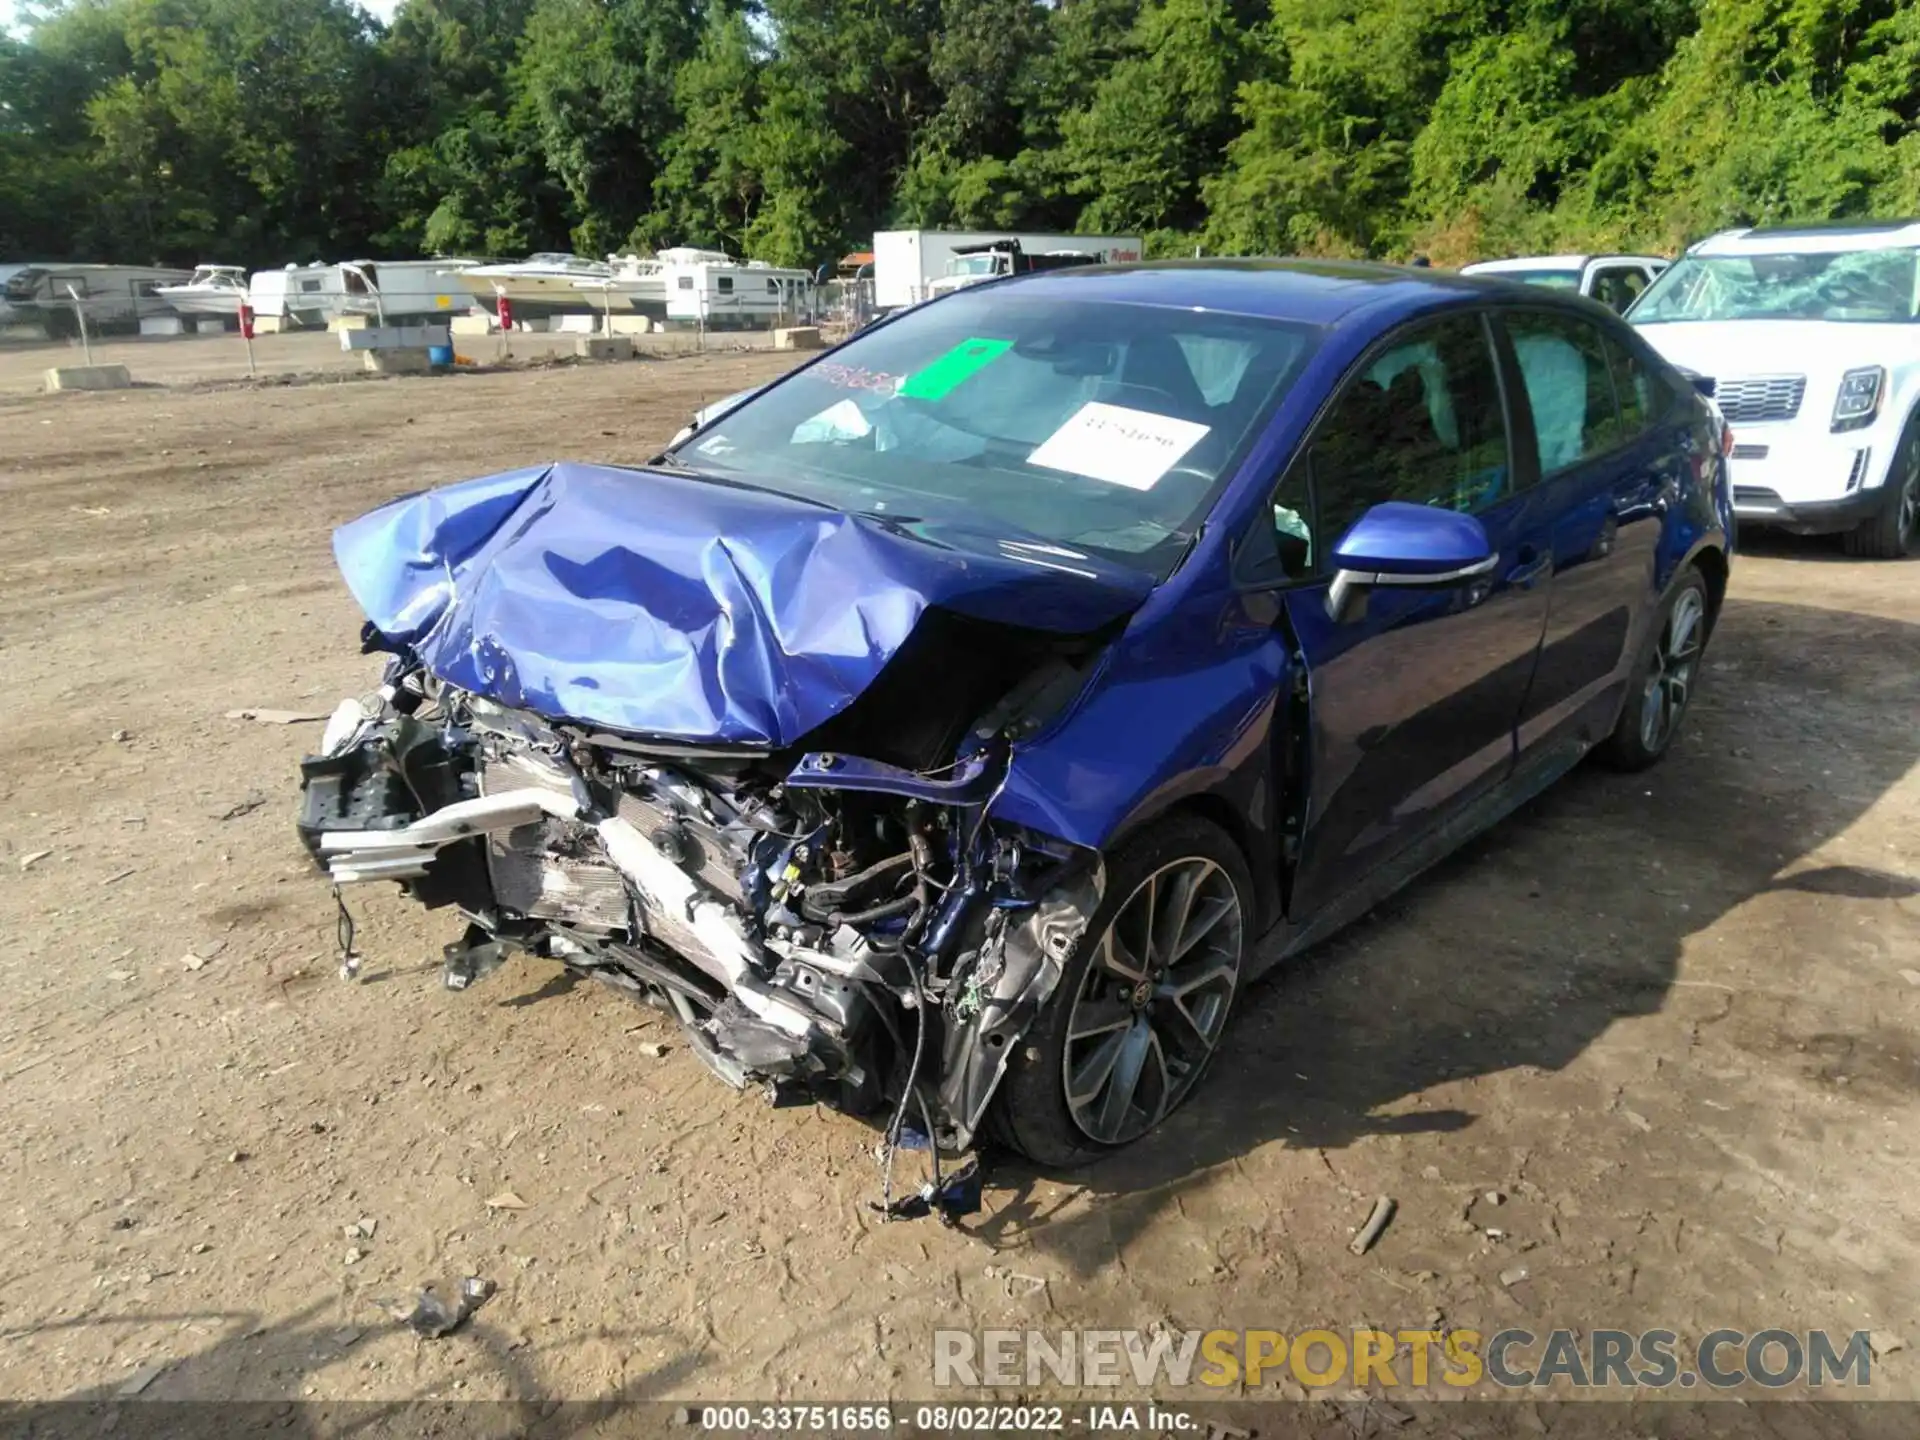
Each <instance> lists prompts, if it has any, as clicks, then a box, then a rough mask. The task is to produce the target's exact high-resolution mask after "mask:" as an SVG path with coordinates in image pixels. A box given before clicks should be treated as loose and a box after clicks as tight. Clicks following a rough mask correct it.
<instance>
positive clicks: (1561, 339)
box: [1506, 310, 1621, 479]
mask: <svg viewBox="0 0 1920 1440" xmlns="http://www.w3.org/2000/svg"><path fill="white" fill-rule="evenodd" d="M1506 327H1507V334H1508V336H1509V337H1510V338H1511V339H1512V341H1513V352H1514V356H1515V358H1516V359H1517V360H1519V362H1520V376H1521V379H1522V381H1523V382H1524V383H1525V385H1526V389H1527V404H1528V406H1529V407H1530V408H1531V409H1532V411H1533V438H1534V444H1535V445H1536V447H1537V448H1538V453H1539V457H1540V477H1541V478H1542V479H1546V478H1547V477H1548V476H1550V475H1555V474H1557V473H1559V472H1560V471H1562V470H1566V469H1570V468H1571V467H1573V466H1575V465H1578V464H1579V463H1580V462H1581V461H1582V460H1585V459H1586V458H1587V457H1588V456H1591V455H1598V454H1599V453H1600V452H1602V451H1603V450H1608V449H1611V448H1612V447H1613V446H1614V445H1616V444H1618V443H1619V441H1620V438H1621V429H1620V417H1619V414H1618V412H1617V411H1616V410H1615V408H1614V400H1613V382H1612V380H1611V379H1610V378H1609V375H1608V371H1607V354H1606V351H1605V349H1603V348H1602V344H1601V337H1600V332H1599V330H1598V329H1597V328H1596V327H1595V326H1593V325H1590V324H1589V323H1587V322H1586V321H1585V320H1582V319H1580V318H1579V317H1578V316H1575V315H1549V314H1545V313H1543V312H1539V311H1528V310H1522V311H1515V312H1513V313H1511V314H1509V315H1508V316H1507V319H1506Z"/></svg>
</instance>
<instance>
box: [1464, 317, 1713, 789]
mask: <svg viewBox="0 0 1920 1440" xmlns="http://www.w3.org/2000/svg"><path fill="white" fill-rule="evenodd" d="M1499 323H1500V329H1501V332H1502V341H1503V345H1504V347H1505V351H1506V359H1507V361H1508V363H1509V364H1511V365H1512V367H1513V370H1514V371H1515V372H1517V374H1518V377H1519V383H1518V385H1517V386H1516V387H1515V388H1517V389H1518V390H1519V391H1520V393H1521V394H1522V395H1524V396H1525V398H1526V404H1527V412H1528V413H1527V417H1526V419H1527V424H1526V425H1525V427H1524V429H1525V430H1526V431H1527V432H1530V433H1529V434H1528V440H1529V442H1530V444H1531V447H1532V449H1531V454H1530V455H1529V456H1527V457H1524V458H1525V459H1527V460H1529V461H1531V464H1532V467H1533V468H1534V469H1535V471H1536V473H1537V474H1538V476H1539V484H1538V489H1537V492H1536V493H1537V494H1538V495H1539V497H1540V500H1541V505H1540V507H1539V509H1538V510H1537V511H1536V514H1537V515H1538V516H1539V517H1540V520H1541V529H1540V530H1539V531H1538V532H1536V535H1537V541H1538V543H1539V545H1540V546H1541V547H1542V548H1543V549H1545V550H1546V551H1547V552H1548V553H1549V554H1550V556H1551V560H1552V565H1553V585H1552V590H1551V603H1550V606H1549V610H1548V615H1547V622H1546V638H1545V641H1544V643H1543V644H1542V646H1541V650H1540V663H1539V666H1538V668H1537V670H1536V672H1535V675H1534V680H1533V684H1532V686H1531V687H1530V689H1529V691H1528V693H1527V697H1526V703H1525V706H1524V708H1523V709H1522V711H1521V714H1520V720H1519V727H1518V729H1519V733H1518V743H1519V748H1520V751H1521V753H1522V755H1523V756H1524V755H1527V754H1529V753H1530V752H1533V751H1535V750H1537V749H1540V748H1542V747H1545V748H1553V747H1558V746H1561V745H1567V746H1571V747H1576V748H1577V747H1581V746H1586V745H1591V744H1594V743H1596V742H1597V741H1598V740H1599V739H1601V738H1602V737H1603V736H1604V735H1605V733H1606V731H1607V729H1608V728H1609V727H1610V726H1611V725H1612V723H1613V718H1614V715H1615V713H1616V710H1617V707H1618V704H1619V696H1620V687H1621V686H1622V685H1623V684H1624V683H1625V679H1626V672H1627V670H1628V668H1629V667H1630V665H1631V662H1632V659H1633V657H1634V655H1635V654H1637V653H1638V652H1637V648H1636V647H1637V643H1638V638H1639V627H1640V624H1641V623H1642V621H1643V618H1644V612H1645V611H1646V610H1647V608H1648V601H1649V597H1650V596H1651V594H1652V588H1653V583H1654V562H1655V557H1656V551H1657V550H1658V548H1659V542H1660V533H1661V528H1662V527H1661V522H1662V517H1663V516H1664V515H1665V513H1666V510H1667V508H1668V506H1669V505H1670V504H1671V503H1672V501H1673V499H1674V497H1675V496H1677V495H1678V493H1679V480H1680V477H1681V475H1682V473H1684V472H1685V470H1686V467H1687V459H1686V454H1685V451H1684V450H1683V449H1682V448H1681V446H1680V444H1679V443H1678V438H1679V437H1678V431H1677V430H1676V429H1674V427H1667V429H1666V430H1665V431H1663V430H1662V429H1661V427H1659V426H1657V425H1655V424H1654V423H1653V422H1654V420H1655V419H1656V418H1657V417H1656V416H1654V415H1653V414H1651V413H1650V410H1652V409H1654V408H1657V407H1656V402H1655V399H1654V397H1655V395H1656V394H1658V395H1662V396H1664V391H1663V390H1662V387H1660V386H1658V385H1657V384H1649V383H1648V381H1649V377H1648V376H1647V374H1646V373H1645V372H1642V371H1637V370H1636V368H1635V366H1636V364H1637V362H1633V361H1632V360H1631V354H1630V350H1629V348H1628V347H1627V346H1626V345H1625V344H1624V343H1623V342H1621V341H1620V340H1618V339H1617V338H1616V337H1614V336H1612V335H1609V334H1607V333H1606V329H1607V327H1606V326H1605V325H1604V324H1600V323H1595V322H1594V321H1593V320H1590V319H1588V318H1587V317H1586V316H1583V315H1579V314H1576V313H1573V312H1572V311H1569V310H1559V309H1554V310H1546V309H1540V310H1532V309H1511V310H1507V311H1505V312H1504V313H1503V314H1502V316H1501V318H1500V322H1499ZM1616 370H1618V371H1619V372H1620V376H1621V382H1622V385H1623V386H1624V395H1625V403H1624V404H1623V403H1622V398H1621V392H1619V391H1617V390H1616V385H1615V379H1614V373H1615V371H1616ZM1663 434H1667V435H1668V439H1666V440H1663V439H1662V435H1663Z"/></svg>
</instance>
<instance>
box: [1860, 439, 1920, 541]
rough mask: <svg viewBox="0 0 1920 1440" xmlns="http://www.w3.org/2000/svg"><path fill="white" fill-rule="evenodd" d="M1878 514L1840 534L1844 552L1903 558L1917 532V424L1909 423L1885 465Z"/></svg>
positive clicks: (1919, 482)
mask: <svg viewBox="0 0 1920 1440" xmlns="http://www.w3.org/2000/svg"><path fill="white" fill-rule="evenodd" d="M1881 488H1882V489H1883V490H1884V491H1885V492H1886V493H1885V496H1884V497H1883V499H1882V503H1881V506H1880V513H1879V514H1877V515H1875V516H1874V517H1873V518H1872V519H1871V520H1863V521H1861V522H1860V523H1859V524H1858V525H1856V526H1854V527H1853V529H1851V530H1849V531H1847V532H1846V534H1844V535H1842V536H1841V537H1840V543H1841V545H1842V547H1843V548H1844V549H1845V550H1846V552H1847V554H1849V555H1851V556H1853V557H1854V558H1855V559H1859V560H1904V559H1906V558H1907V556H1909V555H1911V554H1912V553H1913V550H1914V546H1915V544H1916V541H1917V537H1916V531H1920V425H1914V424H1912V423H1909V424H1908V425H1907V428H1906V430H1905V432H1904V433H1902V435H1901V436H1900V445H1899V448H1898V449H1897V450H1896V451H1895V452H1894V457H1893V463H1892V464H1891V465H1889V466H1888V467H1887V478H1886V482H1885V483H1884V484H1883V485H1882V486H1881Z"/></svg>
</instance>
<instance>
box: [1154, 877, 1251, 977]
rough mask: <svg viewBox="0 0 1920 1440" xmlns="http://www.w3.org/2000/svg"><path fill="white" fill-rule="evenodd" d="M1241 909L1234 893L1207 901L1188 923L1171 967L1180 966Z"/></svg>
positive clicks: (1174, 953)
mask: <svg viewBox="0 0 1920 1440" xmlns="http://www.w3.org/2000/svg"><path fill="white" fill-rule="evenodd" d="M1239 908H1240V904H1239V902H1238V901H1237V900H1235V899H1234V898H1233V895H1232V892H1228V893H1227V894H1226V895H1224V896H1219V897H1216V898H1214V899H1212V900H1209V901H1207V902H1206V904H1205V905H1204V906H1203V907H1202V909H1201V911H1200V913H1199V915H1198V916H1197V917H1195V918H1193V919H1191V920H1189V921H1188V922H1187V928H1186V930H1185V932H1184V933H1183V934H1182V935H1181V936H1180V940H1179V944H1178V945H1177V946H1176V947H1175V949H1174V952H1173V955H1172V957H1171V958H1170V959H1169V960H1168V962H1167V963H1168V964H1169V965H1178V964H1179V963H1180V962H1181V961H1182V960H1183V959H1185V958H1186V956H1187V955H1188V953H1189V952H1190V951H1192V949H1193V947H1194V946H1196V945H1198V944H1199V943H1200V942H1201V941H1202V940H1204V939H1206V938H1207V936H1208V935H1210V934H1212V933H1213V928H1214V926H1216V925H1218V924H1219V923H1220V922H1221V921H1222V920H1224V919H1226V918H1227V916H1229V915H1231V914H1232V913H1233V912H1234V911H1235V910H1237V909H1239Z"/></svg>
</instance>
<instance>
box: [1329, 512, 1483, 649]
mask: <svg viewBox="0 0 1920 1440" xmlns="http://www.w3.org/2000/svg"><path fill="white" fill-rule="evenodd" d="M1499 562H1500V557H1499V555H1498V554H1496V553H1495V552H1494V548H1493V543H1492V542H1491V541H1490V540H1488V539H1487V531H1486V527H1485V526H1484V525H1482V524H1481V523H1480V522H1479V521H1478V520H1476V519H1475V518H1474V517H1473V516H1471V515H1462V514H1461V513H1460V512H1459V511H1457V510H1442V509H1440V508H1439V507H1438V506H1434V505H1409V504H1407V503H1406V502H1405V501H1401V500H1388V501H1386V502H1384V503H1382V504H1379V505H1375V506H1374V507H1373V508H1372V509H1371V510H1369V511H1367V512H1366V514H1364V515H1362V516H1361V517H1360V518H1359V519H1358V520H1356V521H1354V522H1353V528H1352V529H1350V530H1348V531H1347V533H1346V534H1345V535H1342V536H1341V537H1340V543H1339V544H1337V545H1335V546H1334V547H1333V567H1334V568H1333V583H1332V584H1331V585H1330V586H1328V587H1327V613H1328V614H1329V615H1331V616H1332V617H1333V618H1334V619H1335V620H1339V619H1342V618H1343V617H1344V616H1345V615H1346V611H1347V605H1348V603H1349V602H1350V601H1351V599H1352V597H1353V596H1354V595H1356V594H1358V593H1360V592H1362V591H1365V590H1368V589H1371V588H1373V587H1376V586H1420V587H1423V588H1433V587H1444V586H1450V585H1462V584H1465V583H1466V582H1467V581H1470V580H1475V579H1478V578H1479V577H1480V576H1482V575H1486V574H1488V573H1489V572H1491V571H1492V570H1493V568H1494V566H1495V565H1497V564H1499Z"/></svg>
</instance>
